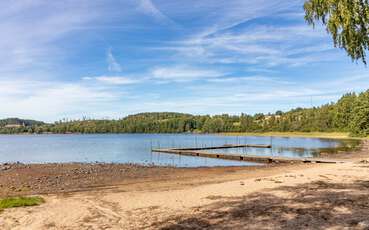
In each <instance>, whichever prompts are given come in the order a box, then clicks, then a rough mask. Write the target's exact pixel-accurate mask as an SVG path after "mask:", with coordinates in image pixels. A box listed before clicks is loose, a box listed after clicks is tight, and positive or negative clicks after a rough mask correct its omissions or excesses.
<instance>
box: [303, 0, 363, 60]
mask: <svg viewBox="0 0 369 230" xmlns="http://www.w3.org/2000/svg"><path fill="white" fill-rule="evenodd" d="M304 9H305V20H306V21H307V22H308V23H309V24H310V25H313V26H314V25H315V22H316V21H318V22H321V23H323V25H325V26H326V29H327V32H328V33H329V34H331V35H332V38H333V42H334V46H335V47H339V48H342V49H344V50H345V51H346V52H347V54H348V55H349V56H350V57H351V58H352V60H360V59H361V60H362V61H363V62H364V63H365V64H366V52H367V50H368V47H369V33H368V30H369V4H368V0H307V1H306V2H305V4H304Z"/></svg>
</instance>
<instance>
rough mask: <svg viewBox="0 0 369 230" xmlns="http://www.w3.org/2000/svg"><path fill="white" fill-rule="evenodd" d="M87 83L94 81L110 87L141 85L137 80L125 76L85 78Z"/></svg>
mask: <svg viewBox="0 0 369 230" xmlns="http://www.w3.org/2000/svg"><path fill="white" fill-rule="evenodd" d="M82 79H83V80H85V81H92V80H94V81H95V82H97V83H103V84H108V85H130V84H136V83H139V82H140V81H139V80H135V79H132V78H129V77H124V76H97V77H83V78H82Z"/></svg>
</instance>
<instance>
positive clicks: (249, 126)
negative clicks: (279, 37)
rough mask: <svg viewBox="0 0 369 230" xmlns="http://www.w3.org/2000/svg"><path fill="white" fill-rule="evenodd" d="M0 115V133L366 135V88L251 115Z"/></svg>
mask: <svg viewBox="0 0 369 230" xmlns="http://www.w3.org/2000/svg"><path fill="white" fill-rule="evenodd" d="M12 121H14V119H8V120H0V133H3V134H4V133H5V134H14V133H60V134H64V133H186V132H191V133H219V132H273V131H278V132H296V131H298V132H316V131H319V132H350V133H351V135H353V136H368V135H369V90H368V91H366V92H362V93H360V94H356V93H348V94H345V95H343V96H342V97H341V98H340V99H339V100H338V101H337V102H335V103H329V104H325V105H322V106H319V107H313V108H296V109H292V110H290V111H288V112H282V111H277V112H275V113H269V114H262V113H259V114H255V115H247V114H241V115H228V114H223V115H215V116H209V115H191V114H183V113H173V112H160V113H140V114H136V115H130V116H127V117H125V118H122V119H119V120H93V119H82V120H72V121H68V120H63V121H58V122H55V123H53V124H46V123H43V122H37V121H30V120H26V121H27V122H22V121H24V120H20V119H18V120H16V121H17V124H21V125H18V126H12V125H10V126H9V124H11V122H12Z"/></svg>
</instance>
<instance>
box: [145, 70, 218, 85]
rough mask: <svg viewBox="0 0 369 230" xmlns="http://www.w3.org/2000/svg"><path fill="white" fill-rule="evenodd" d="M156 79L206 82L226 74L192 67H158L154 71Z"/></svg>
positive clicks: (153, 74)
mask: <svg viewBox="0 0 369 230" xmlns="http://www.w3.org/2000/svg"><path fill="white" fill-rule="evenodd" d="M151 74H152V76H153V78H154V79H158V80H163V81H168V82H170V81H174V82H186V81H194V80H201V79H202V80H205V79H209V78H217V77H221V76H224V75H225V73H224V72H221V71H216V70H209V69H203V68H194V67H190V66H174V67H158V68H155V69H153V70H152V73H151Z"/></svg>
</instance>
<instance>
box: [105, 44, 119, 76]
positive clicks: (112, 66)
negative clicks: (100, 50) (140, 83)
mask: <svg viewBox="0 0 369 230" xmlns="http://www.w3.org/2000/svg"><path fill="white" fill-rule="evenodd" d="M107 61H108V70H109V71H111V72H121V71H122V66H121V65H120V64H119V63H118V62H117V60H116V59H115V57H114V55H113V53H112V51H111V48H109V49H108V52H107Z"/></svg>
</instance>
